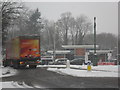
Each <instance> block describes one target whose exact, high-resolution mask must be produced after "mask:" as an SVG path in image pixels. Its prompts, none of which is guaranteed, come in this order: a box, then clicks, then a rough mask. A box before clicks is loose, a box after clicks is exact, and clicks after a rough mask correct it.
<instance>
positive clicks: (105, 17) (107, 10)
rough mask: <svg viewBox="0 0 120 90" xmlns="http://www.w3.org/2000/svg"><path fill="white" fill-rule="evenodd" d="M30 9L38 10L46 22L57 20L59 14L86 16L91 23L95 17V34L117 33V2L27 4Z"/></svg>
mask: <svg viewBox="0 0 120 90" xmlns="http://www.w3.org/2000/svg"><path fill="white" fill-rule="evenodd" d="M25 4H26V6H27V7H29V8H30V9H36V8H39V10H40V12H41V16H42V17H44V18H47V19H48V20H54V21H56V20H58V19H59V18H60V15H61V13H64V12H68V11H69V12H71V13H72V15H73V16H74V17H77V16H80V15H81V14H84V15H86V16H87V17H88V18H90V20H91V21H93V17H97V33H101V32H107V33H113V34H116V35H117V33H118V3H117V2H30V3H29V2H27V3H25Z"/></svg>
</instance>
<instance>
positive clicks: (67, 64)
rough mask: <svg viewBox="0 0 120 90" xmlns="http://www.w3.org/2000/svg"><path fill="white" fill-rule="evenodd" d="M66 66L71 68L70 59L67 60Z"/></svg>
mask: <svg viewBox="0 0 120 90" xmlns="http://www.w3.org/2000/svg"><path fill="white" fill-rule="evenodd" d="M66 68H70V61H69V60H67V62H66Z"/></svg>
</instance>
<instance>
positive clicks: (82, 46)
mask: <svg viewBox="0 0 120 90" xmlns="http://www.w3.org/2000/svg"><path fill="white" fill-rule="evenodd" d="M62 47H63V48H65V49H74V48H86V49H93V48H94V45H62ZM98 47H99V45H96V48H98Z"/></svg>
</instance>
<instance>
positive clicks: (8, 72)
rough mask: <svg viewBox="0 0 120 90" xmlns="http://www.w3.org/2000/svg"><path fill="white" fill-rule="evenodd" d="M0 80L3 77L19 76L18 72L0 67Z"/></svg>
mask: <svg viewBox="0 0 120 90" xmlns="http://www.w3.org/2000/svg"><path fill="white" fill-rule="evenodd" d="M0 72H1V74H0V78H1V77H8V76H13V75H15V74H17V70H16V69H13V68H11V67H0Z"/></svg>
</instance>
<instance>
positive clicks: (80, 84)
mask: <svg viewBox="0 0 120 90" xmlns="http://www.w3.org/2000/svg"><path fill="white" fill-rule="evenodd" d="M2 81H17V82H25V83H26V84H27V85H29V86H33V87H34V88H42V89H44V88H46V89H50V88H118V78H114V77H111V78H110V77H107V78H106V77H105V78H103V77H73V76H68V75H61V74H58V73H55V72H51V71H47V70H46V68H40V67H38V68H36V69H18V74H17V75H15V76H11V77H5V78H2ZM3 90H6V89H3ZM13 90H14V89H13ZM17 90H18V89H17ZM29 90H30V89H29ZM55 90H56V89H55Z"/></svg>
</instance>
